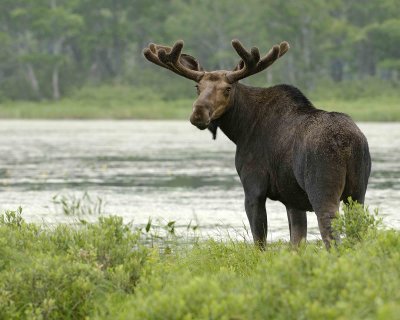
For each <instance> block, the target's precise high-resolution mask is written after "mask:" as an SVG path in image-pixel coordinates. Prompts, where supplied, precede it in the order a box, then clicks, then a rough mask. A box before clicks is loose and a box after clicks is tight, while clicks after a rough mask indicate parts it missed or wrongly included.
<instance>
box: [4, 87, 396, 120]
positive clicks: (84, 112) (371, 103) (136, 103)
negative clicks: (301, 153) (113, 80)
mask: <svg viewBox="0 0 400 320" xmlns="http://www.w3.org/2000/svg"><path fill="white" fill-rule="evenodd" d="M187 85H188V86H189V89H188V88H186V87H182V90H188V91H189V92H191V93H189V92H188V93H187V94H186V95H185V97H182V98H174V99H170V98H169V97H168V94H166V93H162V92H156V90H155V88H153V89H151V88H131V87H128V86H116V87H114V86H103V87H98V88H96V87H87V88H84V89H82V90H79V91H77V92H75V94H73V95H72V96H71V97H69V98H65V99H62V100H61V101H59V102H54V101H41V102H29V101H3V102H2V103H0V118H2V119H188V117H189V115H190V113H191V106H192V103H193V100H194V98H195V92H194V88H193V86H192V83H187ZM255 85H257V83H255ZM259 85H265V84H259ZM169 89H170V90H179V88H172V87H170V88H169ZM192 91H193V92H192ZM305 93H306V95H307V96H308V97H309V98H310V100H311V101H312V102H313V103H314V105H315V106H316V107H317V108H321V109H324V110H328V111H338V112H345V113H347V114H349V115H350V116H352V117H353V119H355V120H357V121H400V95H399V94H398V88H396V87H385V85H384V84H377V83H376V82H373V83H370V84H369V85H366V86H364V84H363V83H362V82H352V83H347V84H343V85H333V84H332V85H330V84H329V83H327V84H324V85H323V87H322V88H317V89H316V90H315V91H311V92H310V93H309V94H308V93H307V92H305Z"/></svg>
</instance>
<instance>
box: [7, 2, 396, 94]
mask: <svg viewBox="0 0 400 320" xmlns="http://www.w3.org/2000/svg"><path fill="white" fill-rule="evenodd" d="M0 16H1V18H0V100H1V99H24V100H41V99H55V100H57V99H60V98H61V97H63V96H67V95H69V94H70V93H71V92H73V91H74V90H76V89H79V88H82V87H84V86H98V85H120V84H123V85H129V86H132V87H133V88H135V87H137V88H141V87H152V88H153V89H154V88H155V89H157V90H169V89H171V87H175V91H173V90H171V97H178V96H179V95H185V94H186V93H185V92H184V91H185V90H178V89H179V88H180V85H181V81H182V80H181V79H178V78H179V77H176V76H174V75H172V74H169V72H168V71H161V70H159V69H160V68H157V67H156V66H153V65H151V64H150V63H149V62H147V61H146V60H145V59H144V58H143V56H142V53H141V52H142V49H143V48H144V47H145V46H146V45H147V44H148V43H149V42H155V43H160V44H166V45H172V44H173V42H174V41H175V40H178V39H184V40H185V47H184V52H187V53H189V54H192V55H194V56H195V57H196V58H198V60H199V61H200V62H201V64H202V65H203V67H204V68H205V69H206V70H213V69H231V68H233V67H234V66H235V64H236V63H237V61H238V60H239V58H238V56H237V54H236V53H235V51H234V50H233V49H232V47H231V45H230V42H231V40H232V39H234V38H238V39H239V40H241V41H242V43H243V44H244V45H245V46H247V47H248V48H250V47H251V46H258V47H259V48H260V51H261V52H264V53H265V52H267V51H268V50H269V48H270V47H271V46H272V45H274V44H276V43H279V42H280V41H282V40H287V41H288V42H289V43H290V45H291V49H290V51H289V53H288V54H286V55H285V57H284V58H282V59H280V60H279V61H278V62H277V63H276V64H274V65H273V66H272V67H271V68H270V69H268V70H267V71H266V72H264V73H263V74H262V75H258V76H257V77H256V79H255V80H251V81H255V82H257V83H263V84H266V83H276V82H287V83H294V84H301V86H302V87H305V88H312V87H313V86H315V85H316V84H317V83H318V82H320V81H329V82H331V83H335V82H336V83H339V82H342V81H347V80H351V81H353V80H357V81H359V80H360V79H367V78H374V79H378V80H379V81H387V82H388V83H389V82H390V83H392V84H393V83H399V82H400V5H399V1H398V0H368V1H361V0H354V1H345V0H330V1H323V0H304V1H299V0H286V1H281V0H246V1H230V0H218V1H216V0H202V1H194V0H166V1H149V0H1V1H0ZM176 88H178V89H176Z"/></svg>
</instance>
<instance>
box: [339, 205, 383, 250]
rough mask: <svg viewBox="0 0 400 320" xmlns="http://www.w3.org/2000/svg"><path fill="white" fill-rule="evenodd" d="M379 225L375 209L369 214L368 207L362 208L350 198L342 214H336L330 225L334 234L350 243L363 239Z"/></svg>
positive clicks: (380, 221) (380, 222)
mask: <svg viewBox="0 0 400 320" xmlns="http://www.w3.org/2000/svg"><path fill="white" fill-rule="evenodd" d="M381 224H382V219H381V218H378V210H377V209H375V211H374V214H371V213H370V212H369V210H368V207H366V208H364V206H363V205H361V204H359V203H357V202H356V201H353V200H352V199H351V198H349V199H348V203H347V204H344V205H343V214H339V213H338V215H337V217H336V218H335V219H334V220H333V223H332V225H333V229H334V230H335V232H336V234H337V235H338V236H341V237H344V238H345V240H346V241H348V242H350V243H354V242H357V241H360V240H362V239H364V238H365V237H366V235H367V234H368V232H371V231H376V230H377V228H378V226H379V225H381Z"/></svg>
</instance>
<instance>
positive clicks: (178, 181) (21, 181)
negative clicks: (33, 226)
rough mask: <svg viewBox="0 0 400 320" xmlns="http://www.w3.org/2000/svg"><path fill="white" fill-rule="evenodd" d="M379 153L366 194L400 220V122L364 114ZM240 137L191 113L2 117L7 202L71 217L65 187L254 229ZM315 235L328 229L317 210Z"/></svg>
mask: <svg viewBox="0 0 400 320" xmlns="http://www.w3.org/2000/svg"><path fill="white" fill-rule="evenodd" d="M358 125H359V126H360V128H361V129H362V131H363V132H364V133H365V135H366V136H367V138H368V141H369V145H370V151H371V155H372V161H373V165H372V174H371V179H370V183H369V187H368V191H367V196H366V203H367V204H369V206H370V207H371V208H375V207H379V208H380V212H381V213H382V215H383V216H384V221H385V223H386V224H387V225H389V226H391V227H395V228H398V229H400V214H399V206H400V123H360V124H358ZM234 152H235V146H234V145H233V143H232V142H231V141H229V140H228V139H227V138H226V137H225V136H224V135H223V134H222V132H221V131H219V132H218V137H217V140H215V141H214V140H212V139H211V134H210V133H209V132H208V131H199V130H197V129H196V128H194V127H193V126H191V125H190V123H189V122H186V121H32V120H29V121H10V120H1V121H0V210H4V209H15V208H17V207H18V206H22V208H23V212H24V216H25V218H26V219H28V220H30V221H43V220H44V221H46V222H48V223H53V222H61V221H65V220H66V219H67V218H66V217H65V216H64V215H63V214H61V211H60V210H59V208H57V206H55V205H54V204H53V203H52V198H53V197H54V196H55V195H57V194H58V195H67V196H76V197H80V196H81V195H82V194H83V193H84V192H86V191H87V192H88V193H89V195H90V196H91V197H92V198H96V197H100V198H101V199H102V200H103V201H105V203H106V206H105V212H106V213H109V214H117V215H120V216H123V217H124V219H125V220H126V221H133V223H134V224H138V225H142V224H145V223H146V222H147V220H148V218H149V217H153V219H155V220H157V219H160V220H162V221H164V222H168V221H171V220H174V221H177V224H178V225H180V226H186V225H187V224H189V223H190V222H191V221H192V224H193V223H198V224H199V225H200V226H201V227H202V228H203V230H205V231H207V232H208V233H211V235H213V236H219V235H221V234H224V233H225V234H226V231H227V230H228V231H229V233H230V234H231V236H237V235H238V234H239V235H242V234H245V233H246V232H245V229H246V228H248V222H247V218H246V214H245V212H244V208H243V197H244V196H243V191H242V187H241V184H240V181H239V178H238V176H237V174H236V171H235V167H234ZM267 212H268V222H269V235H268V238H269V239H278V238H285V239H287V237H288V226H287V217H286V211H285V209H284V206H283V205H282V204H280V203H279V202H274V201H270V200H268V201H267ZM308 221H309V238H310V239H312V238H313V237H316V236H318V229H317V223H316V218H315V214H314V213H309V214H308Z"/></svg>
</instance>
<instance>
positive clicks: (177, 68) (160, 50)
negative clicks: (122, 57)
mask: <svg viewBox="0 0 400 320" xmlns="http://www.w3.org/2000/svg"><path fill="white" fill-rule="evenodd" d="M182 48H183V41H182V40H179V41H177V42H175V44H174V45H173V47H172V48H171V47H167V46H161V45H157V44H154V43H150V44H149V46H148V47H147V48H145V49H144V50H143V54H144V56H145V57H146V59H147V60H149V61H151V62H153V63H155V64H157V65H159V66H161V67H163V68H166V69H168V70H171V71H173V72H175V73H176V74H179V75H180V76H183V77H185V78H188V79H191V80H194V81H196V82H199V81H200V80H201V78H202V77H203V75H204V71H201V70H202V69H201V67H200V65H199V63H198V62H197V60H196V59H194V58H193V57H192V56H189V55H187V54H181V52H182ZM189 67H190V68H189Z"/></svg>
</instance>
